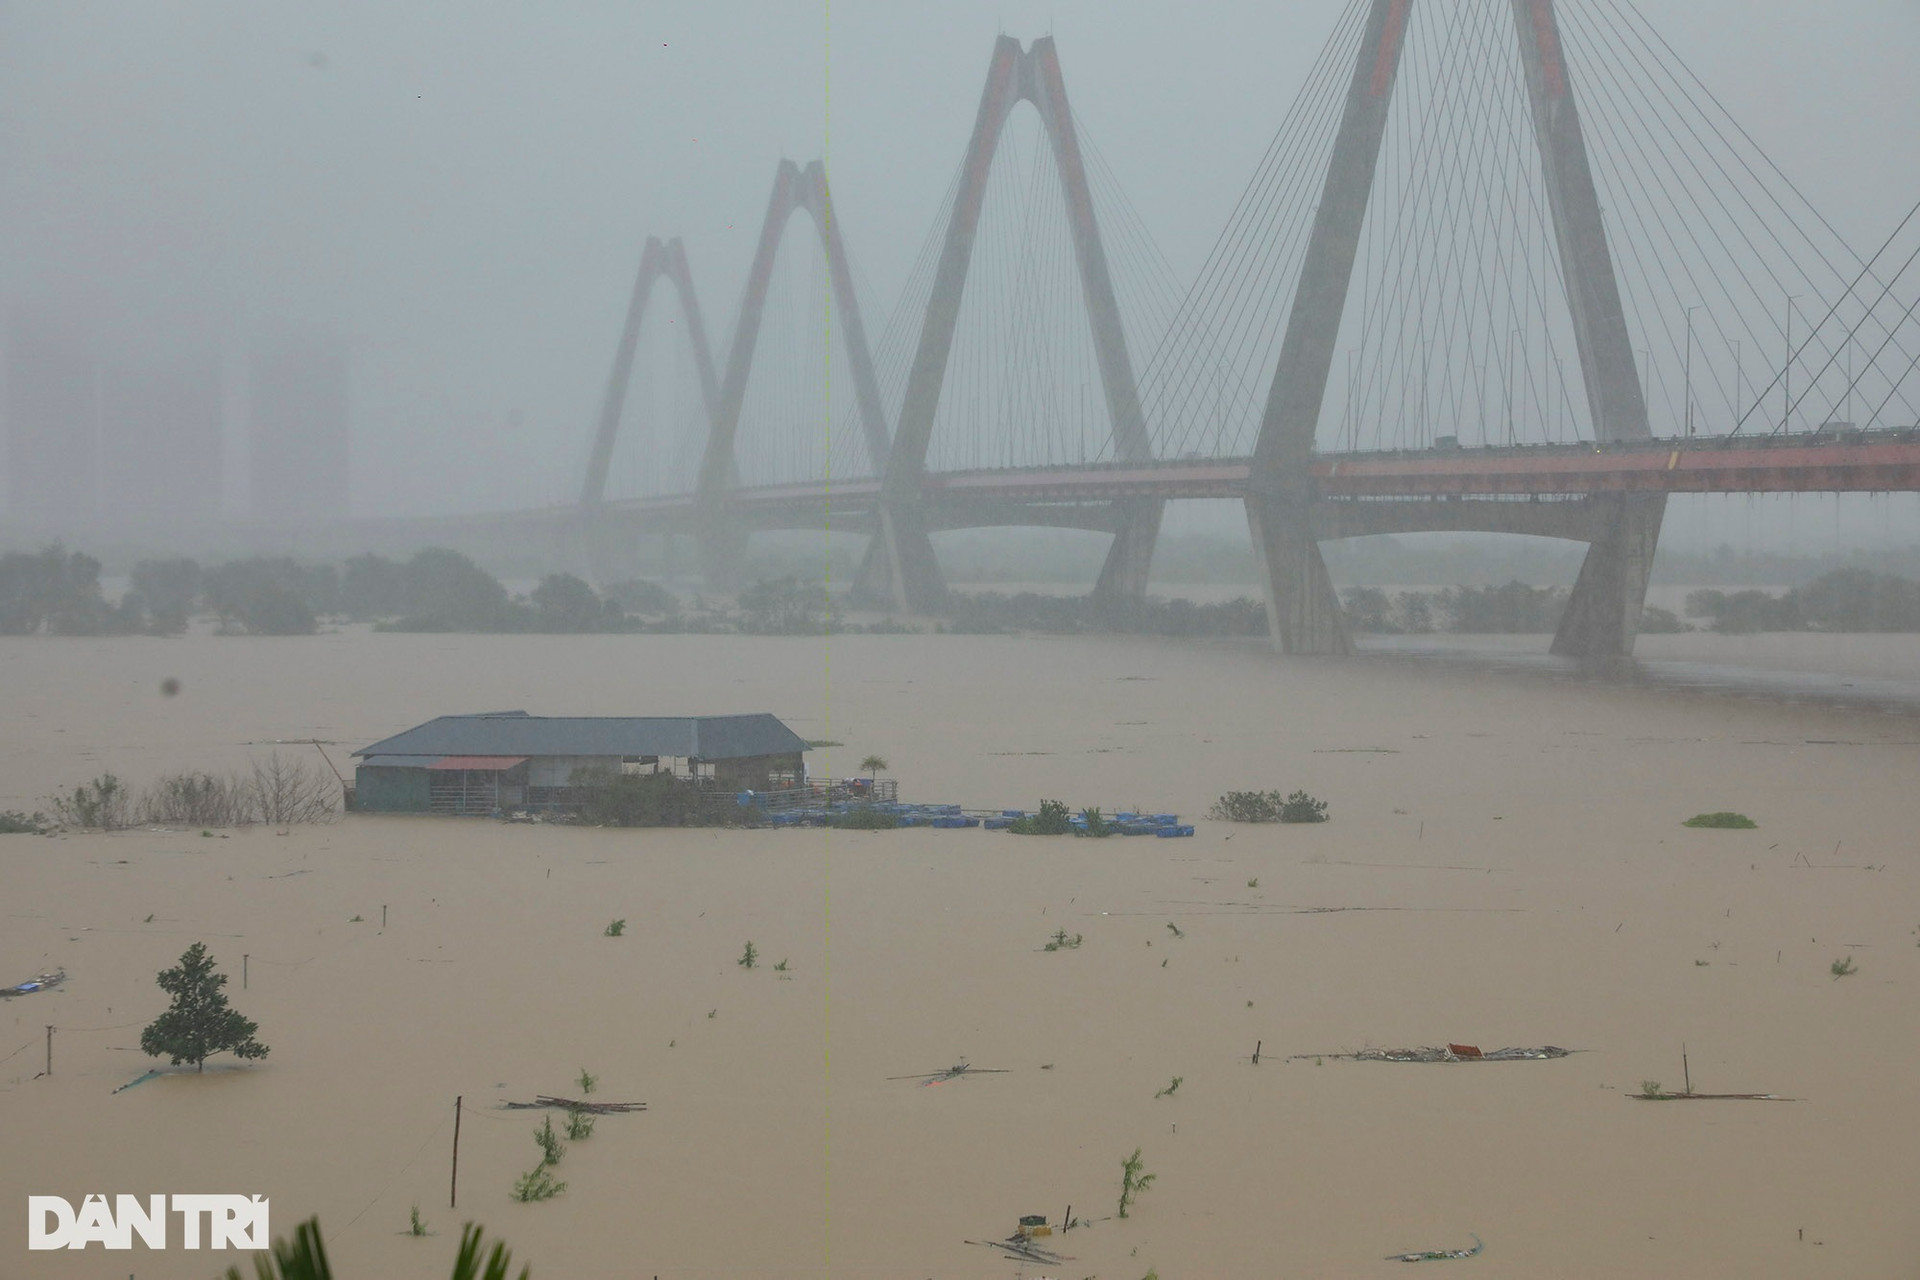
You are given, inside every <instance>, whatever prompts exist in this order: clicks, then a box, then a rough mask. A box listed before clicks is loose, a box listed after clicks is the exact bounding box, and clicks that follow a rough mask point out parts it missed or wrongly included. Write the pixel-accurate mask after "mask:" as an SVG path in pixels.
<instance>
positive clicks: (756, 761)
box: [713, 753, 801, 791]
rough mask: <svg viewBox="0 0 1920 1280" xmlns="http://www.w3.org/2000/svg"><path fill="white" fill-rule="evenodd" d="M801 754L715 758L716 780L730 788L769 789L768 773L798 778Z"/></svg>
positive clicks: (714, 775)
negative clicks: (734, 758) (736, 758)
mask: <svg viewBox="0 0 1920 1280" xmlns="http://www.w3.org/2000/svg"><path fill="white" fill-rule="evenodd" d="M800 769H801V765H800V756H799V755H798V754H797V753H795V754H790V755H783V756H742V757H741V758H740V759H738V760H715V761H714V762H713V777H714V781H715V782H716V783H717V784H718V785H720V786H722V787H725V788H727V789H729V790H749V791H765V790H767V789H768V782H767V779H768V775H770V774H773V773H791V774H793V775H794V776H795V777H796V778H797V777H799V776H801V773H800Z"/></svg>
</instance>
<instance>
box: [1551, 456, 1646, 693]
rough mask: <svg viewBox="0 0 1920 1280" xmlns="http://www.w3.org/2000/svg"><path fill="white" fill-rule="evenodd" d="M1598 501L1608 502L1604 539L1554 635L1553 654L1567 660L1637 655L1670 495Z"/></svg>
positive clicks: (1583, 568) (1586, 563) (1584, 566)
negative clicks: (1637, 639) (1649, 579)
mask: <svg viewBox="0 0 1920 1280" xmlns="http://www.w3.org/2000/svg"><path fill="white" fill-rule="evenodd" d="M1595 501H1596V502H1598V503H1601V504H1604V513H1603V514H1602V516H1601V520H1602V528H1601V532H1600V536H1599V537H1598V538H1596V539H1595V540H1594V541H1593V542H1592V543H1591V544H1590V545H1589V546H1588V548H1587V557H1586V559H1585V560H1583V561H1582V562H1581V564H1580V576H1579V577H1578V578H1576V579H1575V580H1574V584H1573V595H1572V597H1571V598H1570V599H1568V601H1567V611H1566V612H1565V613H1564V614H1562V615H1561V616H1560V628H1559V630H1558V631H1557V632H1555V633H1554V637H1553V652H1554V653H1557V654H1560V655H1562V656H1564V657H1569V658H1582V659H1594V660H1604V659H1609V658H1625V657H1628V656H1629V655H1631V654H1632V653H1633V641H1634V637H1635V636H1637V635H1638V634H1639V632H1640V615H1641V613H1642V611H1643V610H1644V609H1645V608H1646V603H1647V577H1648V575H1649V574H1651V573H1652V571H1653V556H1654V551H1655V549H1656V548H1657V546H1658V544H1659V542H1660V522H1661V519H1662V518H1663V517H1664V516H1665V515H1666V511H1667V496H1666V495H1665V494H1664V493H1625V494H1617V495H1613V496H1608V497H1601V498H1597V499H1595Z"/></svg>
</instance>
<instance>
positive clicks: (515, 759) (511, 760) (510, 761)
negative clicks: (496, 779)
mask: <svg viewBox="0 0 1920 1280" xmlns="http://www.w3.org/2000/svg"><path fill="white" fill-rule="evenodd" d="M526 762H527V758H526V757H525V756H442V757H440V758H439V759H438V760H435V761H434V762H433V763H432V764H430V765H428V766H427V768H429V769H471V770H473V771H474V772H475V773H505V772H506V771H507V770H509V769H511V768H513V767H514V766H515V765H517V764H525V763H526Z"/></svg>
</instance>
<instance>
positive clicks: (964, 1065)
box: [887, 1062, 1012, 1084]
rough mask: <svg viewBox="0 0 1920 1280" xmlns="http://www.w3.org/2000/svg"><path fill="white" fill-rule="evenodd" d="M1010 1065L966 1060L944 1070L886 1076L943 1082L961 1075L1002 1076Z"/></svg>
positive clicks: (925, 1082)
mask: <svg viewBox="0 0 1920 1280" xmlns="http://www.w3.org/2000/svg"><path fill="white" fill-rule="evenodd" d="M1010 1070H1012V1068H1010V1067H976V1066H974V1065H973V1064H972V1063H968V1062H956V1063H954V1064H953V1065H952V1066H950V1067H948V1068H947V1069H946V1070H944V1071H928V1072H925V1073H923V1074H921V1075H917V1076H888V1077H887V1079H889V1080H918V1081H920V1082H921V1083H922V1084H945V1083H946V1082H947V1081H949V1080H958V1079H959V1078H960V1077H961V1076H1004V1075H1006V1074H1007V1073H1008V1072H1009V1071H1010Z"/></svg>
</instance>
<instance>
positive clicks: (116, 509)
mask: <svg viewBox="0 0 1920 1280" xmlns="http://www.w3.org/2000/svg"><path fill="white" fill-rule="evenodd" d="M222 401H223V396H222V386H221V378H220V362H219V360H218V358H217V357H215V356H213V355H211V354H207V355H201V356H196V357H191V358H188V359H185V360H178V361H175V362H173V363H169V364H162V365H145V366H134V367H130V366H125V365H121V366H108V367H107V368H105V369H104V370H103V371H102V374H101V378H100V473H101V481H102V484H101V495H102V498H103V503H102V511H103V513H104V514H105V515H106V516H107V518H108V519H109V520H110V521H111V522H113V523H117V524H119V523H124V524H148V523H165V524H191V523H208V522H211V521H213V520H216V519H218V518H219V515H220V508H221V502H222V497H223V493H222V462H223V454H224V452H225V450H224V440H223V434H222V429H221V416H222V415H221V409H222Z"/></svg>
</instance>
